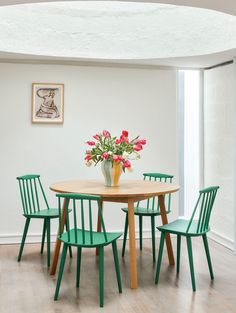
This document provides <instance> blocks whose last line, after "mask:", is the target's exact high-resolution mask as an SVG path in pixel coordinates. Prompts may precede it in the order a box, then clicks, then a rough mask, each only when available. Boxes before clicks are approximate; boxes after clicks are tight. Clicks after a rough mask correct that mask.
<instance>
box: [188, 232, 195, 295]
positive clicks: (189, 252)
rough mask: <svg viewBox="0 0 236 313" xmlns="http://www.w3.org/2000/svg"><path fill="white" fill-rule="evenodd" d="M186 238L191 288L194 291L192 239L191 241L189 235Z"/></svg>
mask: <svg viewBox="0 0 236 313" xmlns="http://www.w3.org/2000/svg"><path fill="white" fill-rule="evenodd" d="M186 239H187V247H188V258H189V267H190V272H191V280H192V288H193V291H196V284H195V275H194V266H193V249H192V241H191V237H186Z"/></svg>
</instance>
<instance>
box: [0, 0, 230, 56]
mask: <svg viewBox="0 0 236 313" xmlns="http://www.w3.org/2000/svg"><path fill="white" fill-rule="evenodd" d="M234 48H236V16H232V15H229V14H225V13H221V12H217V11H213V10H207V9H200V8H192V7H184V6H175V5H166V4H157V3H140V2H139V3H135V2H118V1H117V2H116V1H111V2H109V1H86V2H85V1H73V2H66V3H65V2H51V3H37V4H21V5H13V6H4V7H0V51H4V52H10V53H22V54H30V55H37V56H54V57H67V58H80V59H81V58H86V59H88V58H90V59H111V60H115V59H117V60H129V59H155V58H173V57H187V56H197V55H204V54H212V53H217V52H221V51H225V50H229V49H234Z"/></svg>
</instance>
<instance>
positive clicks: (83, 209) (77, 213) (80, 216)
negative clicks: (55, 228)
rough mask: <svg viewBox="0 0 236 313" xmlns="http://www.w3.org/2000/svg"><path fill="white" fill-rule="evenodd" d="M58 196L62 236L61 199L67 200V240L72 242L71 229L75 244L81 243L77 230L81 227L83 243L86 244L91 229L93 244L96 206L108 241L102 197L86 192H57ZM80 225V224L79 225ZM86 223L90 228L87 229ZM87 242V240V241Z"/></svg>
mask: <svg viewBox="0 0 236 313" xmlns="http://www.w3.org/2000/svg"><path fill="white" fill-rule="evenodd" d="M56 196H57V197H58V208H59V229H60V236H61V235H62V233H63V231H62V221H61V219H62V215H61V211H62V205H61V202H62V201H61V200H62V199H65V200H66V227H67V240H68V242H69V243H70V242H71V239H72V238H71V230H74V238H73V239H74V240H75V242H74V243H75V244H78V243H79V238H78V235H77V230H78V229H80V230H81V231H82V243H83V244H85V236H86V235H85V232H87V231H89V239H88V240H89V242H88V244H91V245H93V240H94V238H93V236H94V230H95V229H93V211H94V208H96V209H97V210H98V215H99V218H100V221H101V226H102V233H103V235H104V240H105V242H107V241H108V240H107V233H106V228H105V223H104V220H103V216H102V209H101V197H99V196H93V195H84V194H72V193H71V194H57V195H56ZM69 206H70V209H72V214H70V215H71V219H70V215H69ZM79 225H80V226H79ZM86 225H89V226H88V229H86ZM86 244H87V242H86Z"/></svg>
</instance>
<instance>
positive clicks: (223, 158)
mask: <svg viewBox="0 0 236 313" xmlns="http://www.w3.org/2000/svg"><path fill="white" fill-rule="evenodd" d="M235 86H236V84H235V73H234V65H233V64H231V65H227V66H223V67H219V68H215V69H211V70H207V71H205V74H204V90H205V92H204V138H205V143H204V163H205V164H204V172H205V178H204V180H205V186H207V185H212V184H213V185H219V186H220V189H219V192H218V195H217V198H216V202H215V207H214V211H213V213H212V221H211V222H212V223H211V228H212V232H213V234H212V235H213V236H214V237H215V238H216V239H217V240H218V241H221V242H222V243H224V244H225V245H227V246H229V247H231V248H233V241H234V188H235V182H234V144H235V142H234V127H235V126H234V124H235V114H234V107H235Z"/></svg>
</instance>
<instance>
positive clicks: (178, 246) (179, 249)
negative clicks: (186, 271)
mask: <svg viewBox="0 0 236 313" xmlns="http://www.w3.org/2000/svg"><path fill="white" fill-rule="evenodd" d="M180 251H181V236H180V235H177V274H179V268H180Z"/></svg>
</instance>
